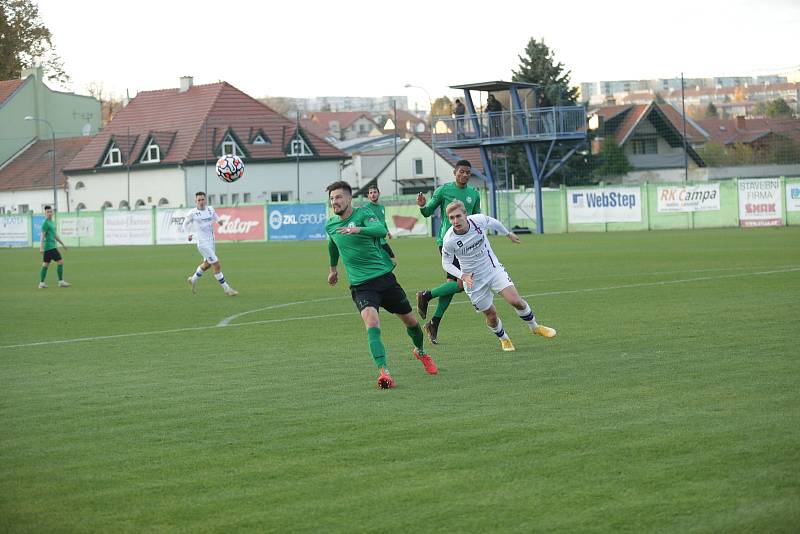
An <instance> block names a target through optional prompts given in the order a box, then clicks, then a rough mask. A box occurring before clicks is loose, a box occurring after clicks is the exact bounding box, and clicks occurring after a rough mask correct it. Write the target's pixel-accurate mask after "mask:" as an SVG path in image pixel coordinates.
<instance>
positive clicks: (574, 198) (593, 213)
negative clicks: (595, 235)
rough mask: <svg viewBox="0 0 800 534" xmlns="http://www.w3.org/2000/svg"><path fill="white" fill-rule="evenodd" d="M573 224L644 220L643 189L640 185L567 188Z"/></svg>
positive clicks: (570, 217)
mask: <svg viewBox="0 0 800 534" xmlns="http://www.w3.org/2000/svg"><path fill="white" fill-rule="evenodd" d="M567 218H568V220H569V222H570V224H588V223H609V222H641V221H642V192H641V190H640V189H639V188H638V187H605V188H602V189H568V190H567Z"/></svg>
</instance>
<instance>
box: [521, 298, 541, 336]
mask: <svg viewBox="0 0 800 534" xmlns="http://www.w3.org/2000/svg"><path fill="white" fill-rule="evenodd" d="M517 315H519V318H520V319H522V320H523V321H525V323H526V324H527V325H528V327H529V328H530V329H531V330H533V329H534V328H536V327H537V326H539V325H538V323H537V322H536V316H535V315H533V311H532V310H531V307H530V305H529V304H528V303H527V302H526V303H525V309H524V310H517Z"/></svg>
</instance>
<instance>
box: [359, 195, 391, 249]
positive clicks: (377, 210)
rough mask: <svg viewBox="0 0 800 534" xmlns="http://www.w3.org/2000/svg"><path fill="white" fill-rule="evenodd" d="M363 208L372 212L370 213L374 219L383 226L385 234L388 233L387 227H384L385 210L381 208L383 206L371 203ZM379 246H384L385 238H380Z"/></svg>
mask: <svg viewBox="0 0 800 534" xmlns="http://www.w3.org/2000/svg"><path fill="white" fill-rule="evenodd" d="M364 207H365V208H367V209H370V210H372V213H374V214H375V218H376V219H378V222H380V223H381V224H383V227H384V228H386V233H387V234H388V233H389V227H388V226H386V208H385V207H383V204H373V203H372V202H367V203H366V204H364ZM380 242H381V245H385V244H386V238H385V237H382V238H381V241H380Z"/></svg>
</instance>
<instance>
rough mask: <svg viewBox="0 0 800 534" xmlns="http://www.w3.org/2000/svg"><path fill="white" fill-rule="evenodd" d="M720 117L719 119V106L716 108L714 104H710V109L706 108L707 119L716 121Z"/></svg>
mask: <svg viewBox="0 0 800 534" xmlns="http://www.w3.org/2000/svg"><path fill="white" fill-rule="evenodd" d="M718 117H719V112H718V111H717V106H715V105H714V103H713V102H709V103H708V107H707V108H706V118H707V119H716V118H718Z"/></svg>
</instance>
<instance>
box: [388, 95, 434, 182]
mask: <svg viewBox="0 0 800 534" xmlns="http://www.w3.org/2000/svg"><path fill="white" fill-rule="evenodd" d="M409 87H413V88H414V89H422V90H423V91H425V94H426V95H428V106H430V110H431V111H430V118H431V151H432V152H433V189H434V190H435V189H436V188H437V187H439V175H438V174H437V173H436V148H435V147H434V146H433V101H432V100H431V94H430V93H429V92H428V90H427V89H425V88H424V87H420V86H419V85H411V84H410V83H407V84H406V89H408V88H409ZM395 119H396V117H395Z"/></svg>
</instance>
